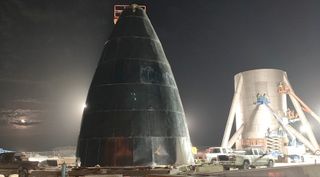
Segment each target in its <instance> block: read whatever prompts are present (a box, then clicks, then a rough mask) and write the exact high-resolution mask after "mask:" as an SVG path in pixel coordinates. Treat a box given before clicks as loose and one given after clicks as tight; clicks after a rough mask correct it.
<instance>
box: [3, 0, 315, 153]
mask: <svg viewBox="0 0 320 177" xmlns="http://www.w3.org/2000/svg"><path fill="white" fill-rule="evenodd" d="M123 3H125V4H130V3H138V4H139V3H140V4H146V5H147V14H148V16H149V18H150V20H151V23H152V25H153V27H154V29H155V31H156V32H157V34H158V37H159V39H160V41H161V43H162V45H163V48H164V52H165V53H166V56H167V58H168V61H169V63H170V64H171V68H172V71H173V74H174V76H175V79H176V82H177V86H178V89H179V91H180V96H181V99H182V103H183V106H184V110H185V113H186V117H187V121H188V126H189V132H190V137H191V141H192V143H193V145H196V146H218V145H220V143H221V140H222V136H223V131H224V127H225V123H226V119H227V116H228V112H229V108H230V104H231V100H232V96H233V89H234V86H233V84H234V78H233V76H234V75H235V74H237V73H239V72H243V71H246V70H251V69H257V68H275V69H281V70H283V71H286V72H287V74H288V78H289V80H290V82H291V84H292V86H293V88H294V89H295V91H296V93H297V94H298V95H299V96H300V97H301V98H302V99H303V100H304V101H305V102H306V103H307V104H308V105H309V106H310V107H311V108H312V109H314V111H315V112H316V113H320V110H319V109H320V104H319V101H318V99H317V98H318V97H320V93H319V92H318V91H317V88H318V87H319V83H320V78H319V77H317V76H318V75H320V70H319V69H318V67H319V66H320V60H319V56H320V50H319V48H320V34H319V30H320V23H318V21H319V19H320V11H319V10H318V9H319V7H320V2H318V1H302V0H301V1H291V0H284V1H276V0H268V1H267V0H264V1H254V0H243V1H235V0H233V1H230V0H227V1H225V0H217V1H210V0H201V1H191V0H187V1H169V0H154V1H114V2H113V1H89V0H71V1H49V0H42V1H38V0H34V1H28V2H26V1H22V0H16V1H10V0H4V1H1V2H0V41H1V42H0V72H1V74H0V90H1V94H0V96H1V99H0V111H1V117H0V147H3V148H5V149H13V150H22V151H26V150H35V151H36V150H48V149H51V148H54V147H59V146H69V145H76V143H77V138H78V135H79V128H80V121H81V114H82V112H81V109H82V106H83V104H84V102H85V99H86V96H87V92H88V89H89V85H90V83H91V80H92V77H93V74H94V71H95V69H96V66H97V63H98V60H99V58H100V56H101V53H102V50H103V46H104V43H105V41H106V40H107V39H108V37H109V35H110V33H111V31H112V29H113V5H114V4H123ZM16 119H19V120H20V119H26V120H30V121H39V122H40V124H35V125H32V126H27V127H21V126H20V127H19V126H16V125H14V124H12V121H15V120H16Z"/></svg>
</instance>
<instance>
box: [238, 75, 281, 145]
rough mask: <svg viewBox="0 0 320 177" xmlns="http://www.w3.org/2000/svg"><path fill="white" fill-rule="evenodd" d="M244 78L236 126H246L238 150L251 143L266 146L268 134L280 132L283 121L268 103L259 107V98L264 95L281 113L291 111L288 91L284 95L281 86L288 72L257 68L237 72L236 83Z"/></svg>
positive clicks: (279, 113)
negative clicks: (288, 105)
mask: <svg viewBox="0 0 320 177" xmlns="http://www.w3.org/2000/svg"><path fill="white" fill-rule="evenodd" d="M241 77H242V79H243V84H242V89H241V92H240V99H239V106H238V108H237V110H236V127H237V129H238V128H240V126H241V125H242V124H243V125H244V130H243V132H242V134H241V136H240V141H237V144H236V147H237V149H241V148H245V147H248V146H264V147H265V145H266V136H267V135H268V134H270V133H272V132H275V133H277V132H278V130H279V126H280V125H279V123H278V122H277V120H276V119H275V118H274V117H273V115H272V113H271V112H270V110H268V108H267V107H266V106H259V103H257V100H258V98H259V97H264V98H265V100H267V104H268V105H269V106H270V107H271V108H272V110H273V111H274V112H275V113H277V114H278V115H284V113H285V112H286V111H287V100H286V94H280V93H279V92H278V87H279V84H280V83H281V82H283V80H284V79H283V78H284V77H286V72H284V71H281V70H278V69H256V70H250V71H245V72H241V73H238V74H237V75H235V85H238V82H239V81H240V78H241Z"/></svg>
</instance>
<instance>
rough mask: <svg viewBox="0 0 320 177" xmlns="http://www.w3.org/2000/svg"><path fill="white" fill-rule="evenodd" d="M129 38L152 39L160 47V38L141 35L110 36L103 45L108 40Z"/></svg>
mask: <svg viewBox="0 0 320 177" xmlns="http://www.w3.org/2000/svg"><path fill="white" fill-rule="evenodd" d="M123 38H124V39H130V38H135V39H145V40H151V41H154V42H157V43H159V44H160V45H161V47H162V44H161V42H160V40H159V39H158V38H157V39H153V38H150V37H143V36H118V37H112V38H110V39H109V40H108V41H106V42H105V45H106V44H107V43H108V42H109V41H112V40H116V41H117V40H121V39H123Z"/></svg>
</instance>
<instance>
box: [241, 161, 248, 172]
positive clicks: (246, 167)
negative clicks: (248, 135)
mask: <svg viewBox="0 0 320 177" xmlns="http://www.w3.org/2000/svg"><path fill="white" fill-rule="evenodd" d="M249 167H250V163H249V161H248V160H245V161H243V164H242V166H241V167H240V169H243V170H247V169H249Z"/></svg>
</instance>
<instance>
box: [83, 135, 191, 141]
mask: <svg viewBox="0 0 320 177" xmlns="http://www.w3.org/2000/svg"><path fill="white" fill-rule="evenodd" d="M146 137H147V138H150V139H153V138H154V139H159V138H163V139H166V138H167V139H186V137H185V136H179V135H178V136H128V137H125V138H124V137H123V136H112V137H110V136H109V137H107V138H106V137H103V138H102V137H90V138H79V139H80V140H91V139H104V140H105V139H135V138H136V139H138V138H143V139H144V138H146Z"/></svg>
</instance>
